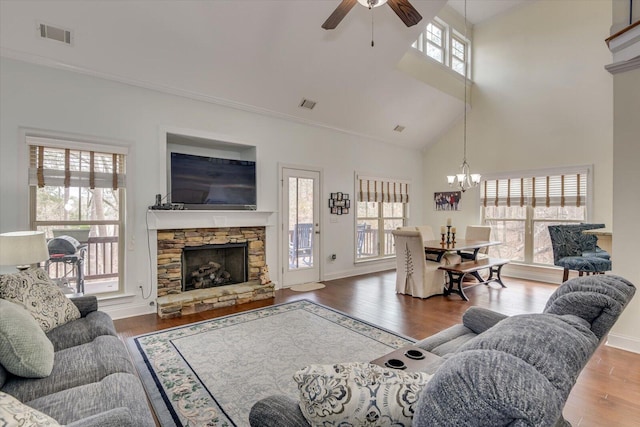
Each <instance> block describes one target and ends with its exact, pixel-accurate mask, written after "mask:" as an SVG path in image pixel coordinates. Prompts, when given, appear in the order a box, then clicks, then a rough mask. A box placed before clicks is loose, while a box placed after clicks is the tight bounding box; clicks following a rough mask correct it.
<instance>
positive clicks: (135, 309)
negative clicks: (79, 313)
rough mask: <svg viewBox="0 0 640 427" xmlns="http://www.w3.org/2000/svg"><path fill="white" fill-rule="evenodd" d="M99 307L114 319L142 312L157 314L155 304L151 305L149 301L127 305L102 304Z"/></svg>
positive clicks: (138, 314)
mask: <svg viewBox="0 0 640 427" xmlns="http://www.w3.org/2000/svg"><path fill="white" fill-rule="evenodd" d="M99 307H100V310H101V311H104V312H105V313H107V314H108V315H109V316H111V318H112V319H114V320H116V319H124V318H126V317H132V316H140V315H142V314H151V313H154V314H155V312H156V306H155V304H154V305H153V306H150V305H149V303H148V302H145V303H141V304H136V305H127V306H125V307H122V306H119V305H112V306H108V305H104V304H100V305H99Z"/></svg>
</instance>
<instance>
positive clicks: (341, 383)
mask: <svg viewBox="0 0 640 427" xmlns="http://www.w3.org/2000/svg"><path fill="white" fill-rule="evenodd" d="M293 378H294V380H295V381H296V382H297V383H298V390H299V391H300V409H301V410H302V414H303V415H304V417H305V418H306V419H307V421H308V422H309V424H311V425H312V426H323V427H328V426H371V427H373V426H376V427H377V426H380V427H387V426H389V427H391V426H393V427H399V426H410V425H411V421H412V419H413V414H414V406H415V405H416V404H417V402H418V397H419V396H420V392H421V391H422V389H423V388H424V386H425V385H426V383H427V381H429V379H430V378H431V375H430V374H427V373H425V372H404V371H399V370H395V369H387V368H383V367H381V366H378V365H372V364H369V363H345V364H336V365H311V366H307V367H306V368H304V369H301V370H300V371H298V372H296V373H295V374H294V376H293Z"/></svg>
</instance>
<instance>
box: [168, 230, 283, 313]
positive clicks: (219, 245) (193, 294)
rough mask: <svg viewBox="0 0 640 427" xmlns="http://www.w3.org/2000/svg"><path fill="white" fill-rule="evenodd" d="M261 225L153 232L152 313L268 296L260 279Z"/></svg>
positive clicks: (269, 290) (206, 307)
mask: <svg viewBox="0 0 640 427" xmlns="http://www.w3.org/2000/svg"><path fill="white" fill-rule="evenodd" d="M265 234H266V233H265V227H262V226H256V227H253V226H251V227H241V226H238V227H216V228H179V229H178V228H177V229H159V230H158V231H157V248H158V251H157V281H158V298H157V312H158V315H159V316H160V317H162V318H171V317H178V316H181V315H183V314H191V313H197V312H200V311H205V310H213V309H215V308H219V307H228V306H232V305H236V304H243V303H246V302H251V301H257V300H262V299H267V298H271V297H273V296H274V285H273V284H272V283H269V284H267V285H262V284H261V283H260V273H261V270H262V268H263V267H265V265H266V264H265Z"/></svg>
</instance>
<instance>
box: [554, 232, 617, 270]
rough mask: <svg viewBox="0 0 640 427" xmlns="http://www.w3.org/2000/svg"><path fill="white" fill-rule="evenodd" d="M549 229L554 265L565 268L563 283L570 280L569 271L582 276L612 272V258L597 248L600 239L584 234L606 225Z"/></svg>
mask: <svg viewBox="0 0 640 427" xmlns="http://www.w3.org/2000/svg"><path fill="white" fill-rule="evenodd" d="M548 228H549V236H550V237H551V245H552V247H553V263H554V265H557V266H559V267H562V268H564V275H563V277H562V281H563V282H566V281H567V279H568V278H569V270H574V271H577V272H578V274H579V275H580V276H582V275H584V274H585V273H586V274H587V275H589V274H599V273H604V272H605V271H610V270H611V256H610V255H609V253H608V252H606V251H604V250H602V249H600V248H599V247H598V246H597V241H598V238H597V237H596V236H594V235H589V234H584V233H583V231H584V230H593V229H596V228H604V224H568V225H550V226H549V227H548Z"/></svg>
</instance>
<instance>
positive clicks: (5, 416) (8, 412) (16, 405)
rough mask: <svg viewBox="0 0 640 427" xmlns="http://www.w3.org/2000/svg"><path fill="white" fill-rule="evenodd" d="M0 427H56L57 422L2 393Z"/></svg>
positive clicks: (0, 397) (0, 394) (0, 398)
mask: <svg viewBox="0 0 640 427" xmlns="http://www.w3.org/2000/svg"><path fill="white" fill-rule="evenodd" d="M0 426H21V427H55V426H60V424H58V422H57V421H56V420H54V419H53V418H51V417H49V416H48V415H45V414H43V413H42V412H39V411H36V410H35V409H33V408H31V407H29V406H27V405H25V404H24V403H22V402H20V401H19V400H17V399H16V398H15V397H13V396H11V395H8V394H6V393H3V392H1V391H0Z"/></svg>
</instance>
